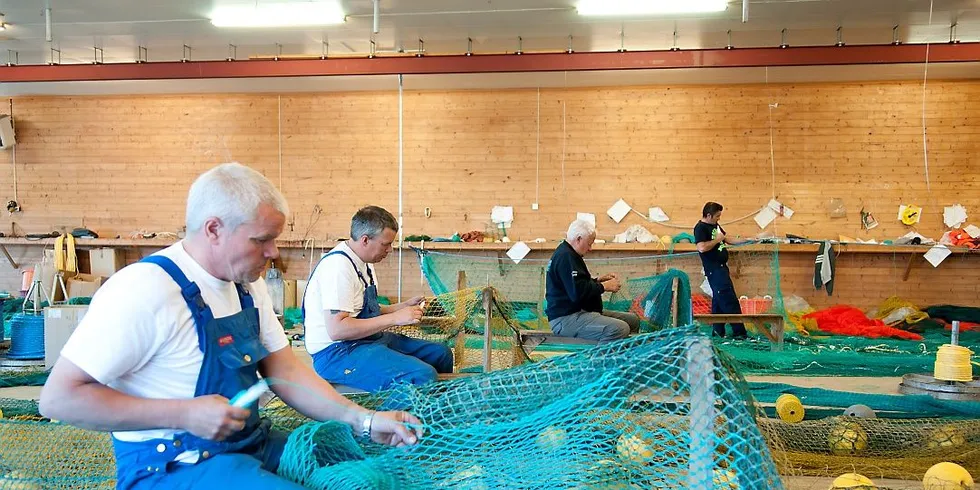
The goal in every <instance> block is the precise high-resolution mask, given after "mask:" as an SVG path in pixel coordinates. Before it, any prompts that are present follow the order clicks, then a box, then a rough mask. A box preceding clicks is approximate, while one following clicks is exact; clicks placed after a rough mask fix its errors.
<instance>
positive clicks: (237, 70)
mask: <svg viewBox="0 0 980 490" xmlns="http://www.w3.org/2000/svg"><path fill="white" fill-rule="evenodd" d="M925 59H926V45H924V44H901V45H891V44H886V45H861V46H859V45H853V46H841V47H837V46H812V47H789V48H737V49H699V50H680V51H627V52H623V53H619V52H602V53H594V52H589V53H528V54H523V55H516V54H494V55H473V56H462V55H452V56H424V57H410V56H405V57H379V58H373V59H371V58H331V59H326V60H320V59H313V60H308V59H302V60H297V59H287V60H279V61H273V60H242V61H189V62H169V61H168V62H152V63H112V64H103V65H94V64H74V65H21V66H0V82H57V81H83V80H161V79H191V78H241V77H286V76H327V75H393V74H399V73H400V74H405V75H413V74H440V73H497V72H543V71H588V70H640V69H669V68H735V67H757V66H808V65H809V66H814V65H817V66H818V65H875V64H893V63H921V62H923V61H925ZM971 61H980V43H957V44H933V45H931V46H930V47H929V62H937V63H949V62H971Z"/></svg>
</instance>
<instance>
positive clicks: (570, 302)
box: [545, 220, 640, 344]
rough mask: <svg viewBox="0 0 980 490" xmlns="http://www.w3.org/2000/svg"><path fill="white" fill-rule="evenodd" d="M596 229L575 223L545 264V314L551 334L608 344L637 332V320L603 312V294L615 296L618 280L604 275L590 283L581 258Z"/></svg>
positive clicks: (587, 271) (590, 245)
mask: <svg viewBox="0 0 980 490" xmlns="http://www.w3.org/2000/svg"><path fill="white" fill-rule="evenodd" d="M594 242H595V226H593V225H592V223H589V222H588V221H583V220H575V221H573V222H572V224H571V226H569V227H568V233H567V235H566V237H565V241H564V242H562V243H561V244H560V245H558V248H557V249H555V253H554V254H553V255H552V256H551V262H550V263H549V264H548V276H547V291H546V294H545V298H546V299H547V301H548V307H547V309H546V313H547V314H548V322H549V323H551V331H552V332H554V333H555V335H560V336H562V337H578V338H581V339H590V340H598V341H599V343H600V344H601V343H605V342H611V341H613V340H619V339H622V338H625V337H627V336H628V335H629V334H630V332H633V333H635V332H638V331H639V328H640V318H639V317H637V316H636V315H634V314H632V313H623V312H618V311H603V310H602V293H604V292H606V291H610V292H616V291H619V288H620V279H619V276H617V275H616V274H606V275H604V276H602V277H600V278H598V279H593V278H592V276H591V275H590V274H589V268H588V267H586V265H585V261H584V260H582V256H583V255H585V254H587V253H589V252H590V251H592V244H593V243H594Z"/></svg>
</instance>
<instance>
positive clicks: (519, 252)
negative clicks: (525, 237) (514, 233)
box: [507, 242, 531, 264]
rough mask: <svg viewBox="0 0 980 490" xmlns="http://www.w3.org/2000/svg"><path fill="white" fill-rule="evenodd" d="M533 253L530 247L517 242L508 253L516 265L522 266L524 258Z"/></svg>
mask: <svg viewBox="0 0 980 490" xmlns="http://www.w3.org/2000/svg"><path fill="white" fill-rule="evenodd" d="M530 252H531V247H528V246H527V244H526V243H524V242H517V243H515V244H514V246H513V247H510V250H508V251H507V256H508V257H510V260H513V261H514V263H515V264H520V263H521V260H523V259H524V257H527V254H528V253H530Z"/></svg>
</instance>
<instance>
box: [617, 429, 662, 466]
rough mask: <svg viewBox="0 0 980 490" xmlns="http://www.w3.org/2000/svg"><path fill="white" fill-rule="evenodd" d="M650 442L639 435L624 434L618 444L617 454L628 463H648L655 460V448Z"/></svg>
mask: <svg viewBox="0 0 980 490" xmlns="http://www.w3.org/2000/svg"><path fill="white" fill-rule="evenodd" d="M650 446H651V444H650V441H647V440H645V439H644V438H643V437H641V436H640V435H639V434H623V435H621V436H619V441H617V442H616V453H617V454H619V457H620V458H621V459H623V460H624V461H627V462H632V463H648V462H650V460H651V459H653V448H651V447H650Z"/></svg>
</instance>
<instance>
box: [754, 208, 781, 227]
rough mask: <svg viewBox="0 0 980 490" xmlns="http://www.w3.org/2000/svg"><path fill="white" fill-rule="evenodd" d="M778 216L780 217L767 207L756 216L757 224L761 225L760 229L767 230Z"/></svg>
mask: <svg viewBox="0 0 980 490" xmlns="http://www.w3.org/2000/svg"><path fill="white" fill-rule="evenodd" d="M776 216H778V215H777V214H776V212H775V211H773V210H772V208H770V207H769V206H766V207H764V208H762V209H761V210H760V211H759V212H758V213H757V214H756V215H755V224H757V225H759V228H762V229H765V227H767V226H769V224H771V223H772V222H773V220H775V219H776Z"/></svg>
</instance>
